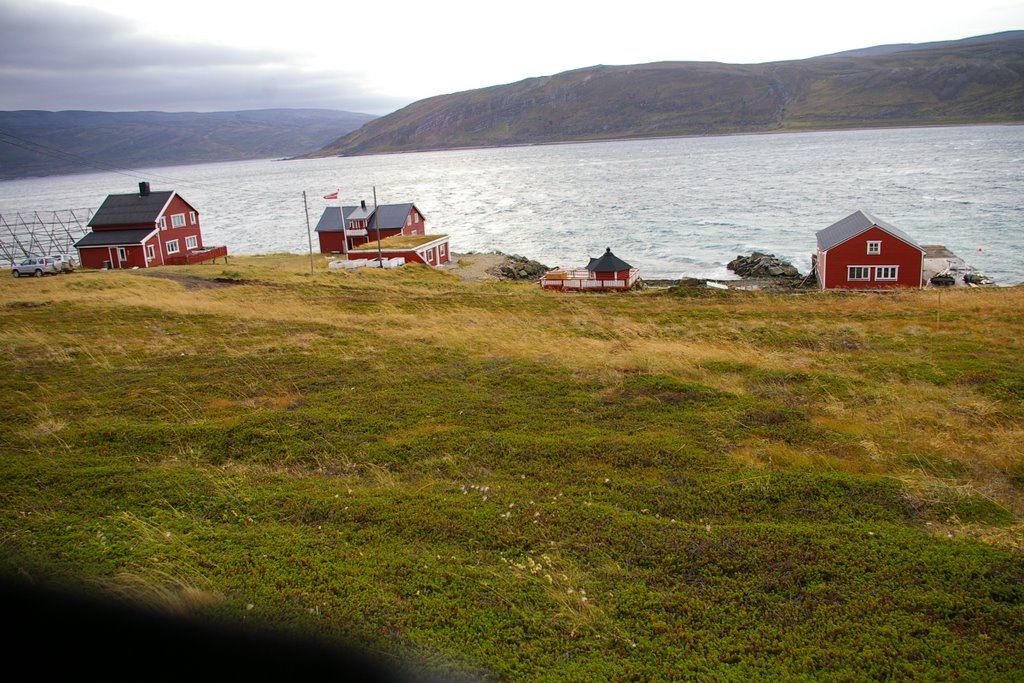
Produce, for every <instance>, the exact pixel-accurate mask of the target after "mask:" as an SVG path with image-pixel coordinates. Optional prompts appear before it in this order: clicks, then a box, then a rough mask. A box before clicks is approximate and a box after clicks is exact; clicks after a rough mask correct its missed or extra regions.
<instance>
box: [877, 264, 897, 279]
mask: <svg viewBox="0 0 1024 683" xmlns="http://www.w3.org/2000/svg"><path fill="white" fill-rule="evenodd" d="M899 278H900V267H899V266H877V267H876V268H875V279H876V280H898V279H899Z"/></svg>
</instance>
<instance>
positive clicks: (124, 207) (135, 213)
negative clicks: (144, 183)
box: [89, 190, 174, 227]
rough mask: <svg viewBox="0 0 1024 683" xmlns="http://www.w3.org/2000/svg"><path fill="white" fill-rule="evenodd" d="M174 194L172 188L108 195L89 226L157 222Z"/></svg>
mask: <svg viewBox="0 0 1024 683" xmlns="http://www.w3.org/2000/svg"><path fill="white" fill-rule="evenodd" d="M173 196H174V192H173V191H172V190H163V191H161V192H150V193H149V194H147V195H141V194H139V193H137V192H136V193H132V194H111V195H107V198H106V199H104V200H103V203H102V204H101V205H100V208H98V209H97V210H96V213H95V214H93V217H92V220H90V221H89V226H90V227H93V226H97V225H100V226H103V225H143V224H146V223H155V222H156V221H157V220H158V219H159V218H160V214H161V213H163V210H164V207H166V206H167V204H168V202H170V200H171V197H173Z"/></svg>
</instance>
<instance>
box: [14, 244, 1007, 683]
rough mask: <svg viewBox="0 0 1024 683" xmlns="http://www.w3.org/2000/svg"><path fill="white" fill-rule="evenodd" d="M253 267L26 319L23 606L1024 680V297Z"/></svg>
mask: <svg viewBox="0 0 1024 683" xmlns="http://www.w3.org/2000/svg"><path fill="white" fill-rule="evenodd" d="M232 268H233V270H232V271H224V272H223V273H222V272H220V271H219V269H216V267H211V266H204V267H194V268H190V269H181V270H179V271H174V272H175V273H186V274H187V277H186V278H185V279H183V278H182V277H178V276H170V277H168V278H145V277H141V276H140V275H139V274H132V273H88V272H82V273H76V274H73V275H68V276H60V277H56V278H47V279H44V280H43V281H35V280H32V281H12V282H7V283H3V284H2V285H0V307H2V310H3V312H4V315H3V324H2V329H0V344H2V347H0V350H2V351H3V354H2V361H0V362H2V363H3V368H2V373H0V376H2V377H3V379H2V385H0V386H2V389H3V391H2V392H0V414H2V415H3V422H4V433H5V435H4V437H3V445H2V449H3V453H2V457H0V476H2V481H3V482H4V483H3V487H2V489H0V531H2V539H3V540H2V542H0V563H2V565H0V566H2V569H3V571H4V573H5V574H7V575H8V576H10V577H12V578H15V577H22V578H23V577H25V576H28V577H30V578H31V579H32V580H33V581H35V582H37V583H39V584H47V585H56V586H67V587H71V588H74V589H79V590H85V591H88V592H90V593H102V594H110V595H113V596H120V597H124V598H127V599H130V600H132V601H142V602H146V603H148V604H157V605H163V606H164V607H165V608H168V609H174V610H178V611H185V612H187V613H189V614H192V615H195V616H198V617H200V618H202V619H209V620H211V621H214V622H218V623H227V624H249V625H258V626H263V627H270V628H274V629H278V630H280V631H282V632H289V633H293V632H295V633H300V634H302V633H309V634H314V633H315V634H317V635H318V636H319V637H328V638H331V639H337V641H338V642H349V641H352V640H355V641H356V642H359V643H360V644H363V645H365V646H366V647H367V648H370V649H371V650H372V651H373V652H375V653H378V654H379V655H380V656H382V657H385V658H395V660H396V661H402V662H413V663H414V665H415V666H417V667H423V668H424V669H427V668H429V669H434V670H438V671H441V672H448V673H451V674H455V673H458V674H461V675H465V676H468V677H472V678H480V679H485V680H580V681H582V680H587V681H591V680H643V681H655V680H666V681H669V680H692V679H696V678H709V679H714V680H733V679H736V680H740V679H748V680H749V679H751V678H759V679H775V680H778V679H785V680H800V679H805V680H864V679H915V680H921V679H923V680H1014V679H1017V680H1019V679H1021V678H1022V677H1024V672H1022V666H1021V662H1022V661H1024V644H1022V643H1024V641H1022V639H1021V633H1022V632H1024V557H1022V555H1021V550H1020V548H1021V545H1022V531H1021V530H1022V526H1021V518H1022V514H1024V502H1022V501H1024V495H1022V494H1024V464H1022V463H1024V453H1022V446H1021V440H1020V438H1019V437H1020V436H1021V434H1022V433H1024V431H1022V425H1024V420H1022V418H1024V408H1022V402H1021V399H1022V395H1024V394H1022V392H1024V374H1022V371H1021V364H1020V358H1021V357H1022V351H1024V349H1022V342H1021V339H1022V332H1024V330H1022V318H1021V316H1020V314H1019V311H1020V310H1024V291H1022V290H1021V289H1020V288H1012V289H999V290H995V289H993V290H985V291H965V292H962V293H960V294H958V295H955V296H954V295H952V294H947V295H945V296H944V298H943V306H944V307H943V309H942V310H937V309H936V302H935V298H934V294H932V293H929V292H911V293H902V294H891V295H858V296H846V295H830V294H809V295H807V294H805V295H789V296H784V295H781V296H768V295H761V294H759V293H751V292H724V293H719V292H711V293H708V295H706V296H685V295H681V294H683V293H682V292H673V291H671V290H664V291H652V290H648V291H646V292H642V293H636V294H627V295H612V296H600V295H594V296H588V295H562V294H557V295H553V294H552V293H550V292H542V291H540V289H539V288H537V287H536V286H535V285H525V284H518V285H517V284H500V283H482V284H479V283H478V284H473V283H463V282H460V281H458V280H457V278H454V277H453V276H451V275H446V274H443V273H436V272H432V271H427V270H425V269H422V268H411V269H402V270H401V271H387V272H386V273H360V272H356V273H334V272H326V271H325V270H324V269H323V266H322V264H320V268H319V270H318V272H317V273H315V274H313V275H308V274H307V275H302V259H301V258H295V259H289V258H286V257H279V258H277V259H259V258H253V259H236V264H235V265H234V266H233V267H232ZM215 278H219V279H220V281H219V282H218V281H217V280H216V279H215ZM227 281H233V282H235V284H230V283H229V282H227ZM1014 311H1016V312H1017V313H1016V314H1014Z"/></svg>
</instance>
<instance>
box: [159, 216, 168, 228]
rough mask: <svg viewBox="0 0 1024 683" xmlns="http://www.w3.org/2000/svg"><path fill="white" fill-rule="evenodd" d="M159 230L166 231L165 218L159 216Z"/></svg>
mask: <svg viewBox="0 0 1024 683" xmlns="http://www.w3.org/2000/svg"><path fill="white" fill-rule="evenodd" d="M160 229H161V230H166V229H167V217H166V216H160Z"/></svg>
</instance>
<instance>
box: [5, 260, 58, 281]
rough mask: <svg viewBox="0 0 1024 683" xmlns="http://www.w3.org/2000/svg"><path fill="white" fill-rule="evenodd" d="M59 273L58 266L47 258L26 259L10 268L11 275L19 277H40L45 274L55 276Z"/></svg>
mask: <svg viewBox="0 0 1024 683" xmlns="http://www.w3.org/2000/svg"><path fill="white" fill-rule="evenodd" d="M59 272H60V266H59V265H57V262H56V261H54V260H53V259H52V258H50V257H49V256H44V257H43V258H27V259H24V260H22V261H20V262H19V263H15V264H14V265H13V266H12V267H11V275H13V276H14V277H21V276H22V275H34V276H35V277H42V276H43V275H46V274H47V273H49V274H52V275H56V274H57V273H59Z"/></svg>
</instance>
